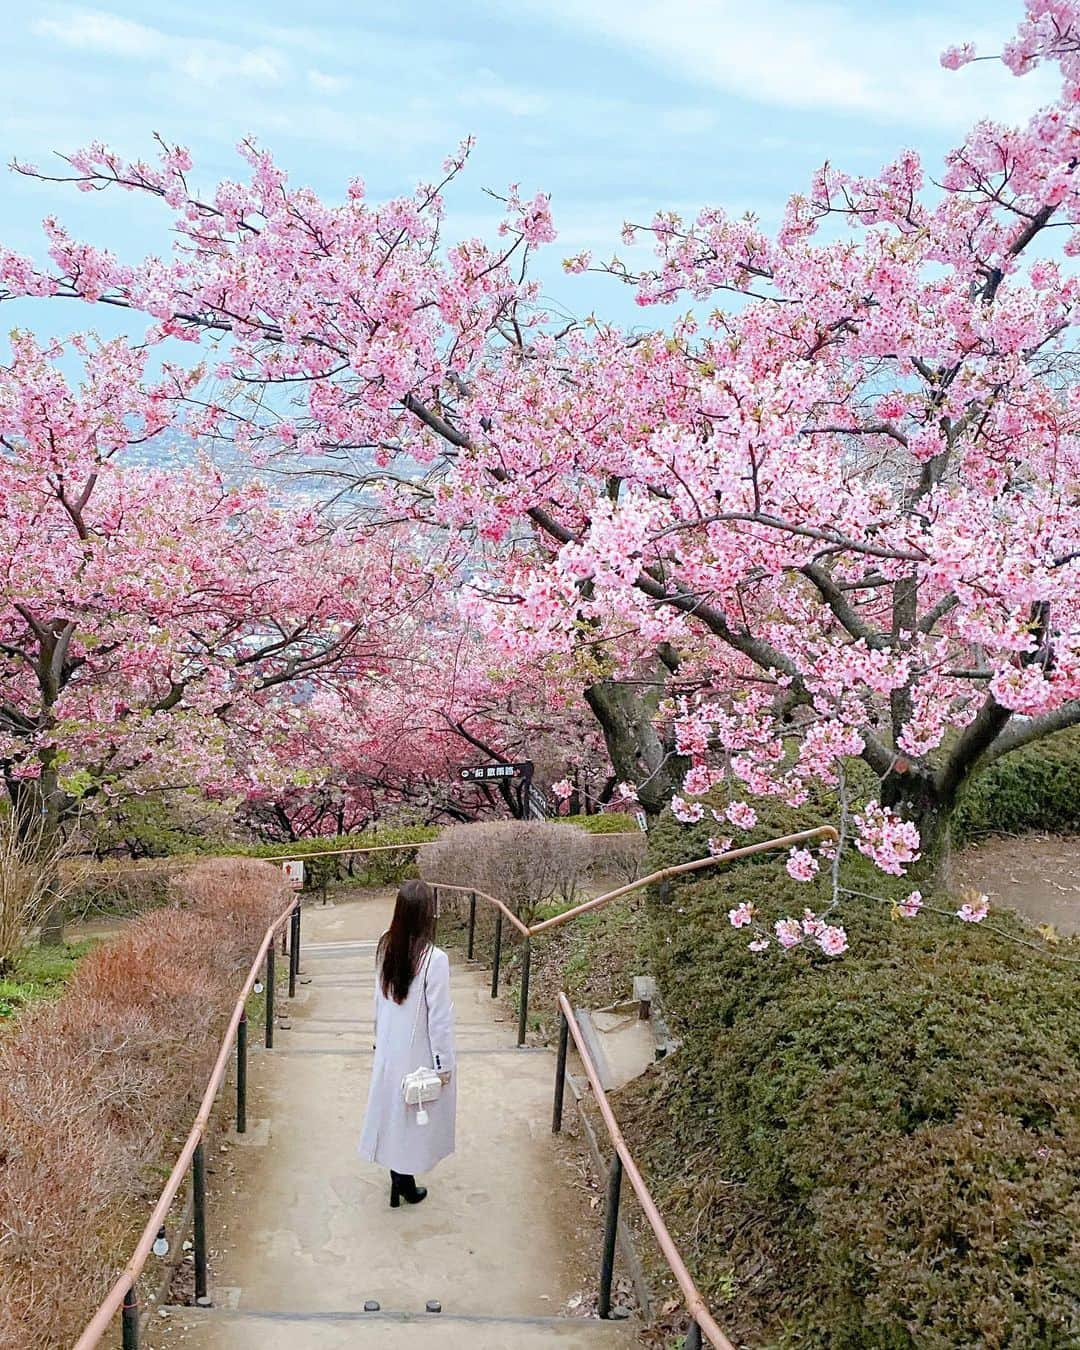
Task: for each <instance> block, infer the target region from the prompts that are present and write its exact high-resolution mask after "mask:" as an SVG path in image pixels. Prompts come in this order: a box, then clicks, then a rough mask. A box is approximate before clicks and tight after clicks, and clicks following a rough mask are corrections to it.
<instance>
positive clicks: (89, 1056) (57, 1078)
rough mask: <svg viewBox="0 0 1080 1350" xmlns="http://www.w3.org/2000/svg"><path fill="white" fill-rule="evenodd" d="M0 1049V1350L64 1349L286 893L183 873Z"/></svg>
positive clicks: (134, 1218) (248, 874) (213, 869)
mask: <svg viewBox="0 0 1080 1350" xmlns="http://www.w3.org/2000/svg"><path fill="white" fill-rule="evenodd" d="M172 890H173V894H172V898H171V901H170V905H169V907H168V908H166V909H163V910H158V911H156V912H154V913H150V914H146V915H143V916H142V917H140V918H138V919H136V920H134V921H133V922H132V923H131V925H130V926H129V928H128V929H127V931H126V932H125V933H124V934H123V935H122V936H121V937H119V938H117V939H115V940H114V941H112V942H109V943H106V944H104V945H102V946H101V947H100V948H98V949H97V950H95V951H93V952H91V953H90V954H89V955H88V956H87V957H86V958H85V959H84V960H83V962H82V963H81V964H80V966H79V968H78V969H77V970H76V972H75V975H74V976H73V978H72V981H71V983H70V985H69V987H68V989H67V991H66V992H65V994H64V995H63V997H62V998H61V999H59V1000H58V1001H57V1002H56V1003H53V1004H48V1005H46V1006H43V1007H39V1008H37V1009H35V1010H32V1011H30V1012H28V1013H26V1014H24V1015H23V1016H22V1017H21V1018H20V1019H19V1021H18V1022H17V1024H16V1025H15V1027H14V1029H13V1030H12V1032H11V1033H9V1034H7V1035H6V1036H4V1037H3V1038H0V1269H2V1271H3V1278H2V1279H0V1347H3V1348H4V1350H7V1348H8V1347H10V1348H11V1350H15V1347H22V1346H31V1345H32V1346H34V1347H38V1348H40V1350H53V1348H54V1347H55V1348H56V1350H59V1347H61V1346H70V1345H71V1343H72V1342H73V1341H74V1340H75V1339H76V1337H77V1336H78V1333H79V1331H80V1330H81V1329H82V1327H83V1325H84V1324H85V1323H86V1321H87V1320H88V1319H89V1317H90V1315H91V1314H92V1312H93V1310H94V1308H95V1307H96V1306H97V1304H98V1303H99V1302H100V1300H101V1299H102V1298H103V1297H104V1295H105V1293H106V1292H107V1290H108V1288H109V1286H110V1285H111V1284H112V1282H113V1280H114V1279H115V1278H116V1275H117V1273H118V1271H119V1269H120V1268H121V1267H122V1265H123V1263H124V1261H125V1260H126V1259H127V1256H128V1254H129V1253H130V1250H131V1247H132V1245H133V1243H134V1240H135V1237H136V1235H137V1233H138V1231H139V1229H140V1228H141V1225H142V1224H143V1223H144V1222H145V1218H146V1215H147V1213H148V1210H149V1208H150V1206H151V1204H152V1203H153V1200H154V1199H155V1198H156V1196H157V1194H158V1192H159V1190H160V1187H161V1184H162V1174H163V1169H164V1170H168V1168H169V1167H171V1165H172V1160H173V1156H174V1155H175V1152H176V1136H177V1134H178V1133H179V1134H182V1133H184V1132H186V1129H187V1124H188V1122H189V1121H190V1119H191V1117H192V1116H193V1115H194V1111H195V1105H196V1102H197V1100H198V1098H199V1097H200V1096H201V1094H202V1091H203V1088H204V1087H205V1084H206V1080H207V1078H208V1077H209V1074H210V1070H211V1067H212V1065H213V1062H214V1059H215V1058H216V1056H217V1051H218V1046H219V1040H218V1037H219V1035H220V1031H221V1028H222V1025H223V1023H224V1021H225V1019H226V1018H227V1016H228V1014H229V1011H230V1010H231V1008H232V1006H233V1003H234V1001H235V998H236V994H237V991H238V988H239V985H240V983H241V980H242V976H243V974H244V973H246V970H247V968H248V966H249V965H250V963H251V960H252V957H253V956H254V952H255V949H256V948H257V946H258V943H259V941H260V939H261V937H262V934H263V933H264V932H265V931H266V926H267V924H268V923H269V921H270V919H271V918H272V917H274V916H275V915H276V914H277V913H279V912H280V911H281V908H282V907H283V905H284V903H285V902H286V894H285V891H284V888H283V885H282V881H281V877H280V875H279V873H278V872H277V870H276V869H273V868H271V867H269V866H268V865H267V864H265V863H260V862H254V861H247V860H240V859H222V860H213V861H207V862H205V863H200V864H198V865H197V866H196V867H192V868H191V869H189V870H188V871H187V872H186V873H185V874H184V877H183V880H182V884H174V886H173V888H172Z"/></svg>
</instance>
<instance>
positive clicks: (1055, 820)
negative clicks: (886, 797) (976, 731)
mask: <svg viewBox="0 0 1080 1350" xmlns="http://www.w3.org/2000/svg"><path fill="white" fill-rule="evenodd" d="M1077 829H1080V728H1077V729H1074V730H1070V731H1062V732H1058V733H1057V734H1056V735H1054V736H1049V737H1047V739H1046V740H1043V741H1037V742H1036V743H1035V744H1034V745H1029V746H1025V747H1024V749H1023V750H1017V751H1015V752H1014V753H1013V754H1011V755H1006V757H1005V758H1004V759H1001V760H998V762H997V763H996V764H992V765H991V766H990V768H988V769H986V770H985V771H984V772H983V773H981V774H979V775H978V776H977V777H976V778H974V779H972V781H971V782H970V783H969V784H968V785H967V786H966V787H965V789H964V791H963V793H962V794H961V797H960V800H959V802H958V803H957V808H956V815H955V817H954V820H953V836H954V840H955V842H957V843H961V844H962V843H964V842H965V841H966V840H969V839H978V838H981V837H982V836H984V835H988V834H1021V833H1022V832H1023V831H1024V830H1050V831H1062V832H1064V831H1069V830H1077Z"/></svg>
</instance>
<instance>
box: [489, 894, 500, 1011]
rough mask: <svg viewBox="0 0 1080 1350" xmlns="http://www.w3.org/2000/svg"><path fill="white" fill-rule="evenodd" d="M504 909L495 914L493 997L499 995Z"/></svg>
mask: <svg viewBox="0 0 1080 1350" xmlns="http://www.w3.org/2000/svg"><path fill="white" fill-rule="evenodd" d="M502 921H503V916H502V910H501V909H500V910H499V911H498V912H497V913H496V915H495V952H494V954H493V956H492V958H491V997H492V998H498V997H499V962H500V960H501V959H502Z"/></svg>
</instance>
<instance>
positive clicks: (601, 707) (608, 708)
mask: <svg viewBox="0 0 1080 1350" xmlns="http://www.w3.org/2000/svg"><path fill="white" fill-rule="evenodd" d="M649 674H651V675H653V676H654V677H655V682H654V683H652V684H646V683H634V684H629V683H621V682H619V681H615V680H598V681H597V682H596V684H594V685H591V686H590V687H589V688H588V689H586V690H585V701H586V702H587V703H588V705H589V707H590V708H591V710H592V713H593V715H594V717H595V718H596V720H597V721H598V722H599V723H600V728H601V730H602V731H603V733H604V743H605V744H606V746H607V751H608V755H609V757H610V759H611V764H612V767H613V768H614V770H615V776H616V778H617V779H618V780H619V781H620V782H627V783H633V784H634V786H635V787H636V788H637V793H638V800H639V801H640V802H641V805H642V808H643V810H644V811H645V814H646V815H647V816H650V817H654V816H658V815H659V814H660V812H661V811H663V809H664V807H665V806H667V804H668V802H670V801H671V798H672V796H673V795H674V793H675V792H677V791H678V789H679V785H680V784H681V782H682V779H683V776H684V775H685V773H686V770H687V768H688V767H689V765H688V763H687V761H686V759H685V758H683V757H682V756H680V755H677V754H675V752H674V749H673V748H672V747H669V746H667V745H665V743H664V741H663V738H662V737H661V735H660V733H659V732H658V731H657V729H656V725H655V718H656V708H657V704H658V703H659V702H660V700H661V698H663V697H664V694H665V685H666V681H667V677H668V676H669V675H670V674H671V667H670V666H669V665H668V664H666V663H665V662H664V661H663V660H660V659H658V660H657V662H656V665H655V668H654V669H653V670H652V671H650V672H649Z"/></svg>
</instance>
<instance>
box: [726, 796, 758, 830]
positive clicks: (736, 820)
mask: <svg viewBox="0 0 1080 1350" xmlns="http://www.w3.org/2000/svg"><path fill="white" fill-rule="evenodd" d="M727 818H728V820H730V821H731V823H732V825H735V826H736V827H737V828H738V829H740V830H752V829H753V828H754V826H755V825H756V824H757V812H756V811H755V810H754V808H753V807H752V806H750V805H749V803H747V802H732V803H731V805H730V806H729V807H728V808H727Z"/></svg>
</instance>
